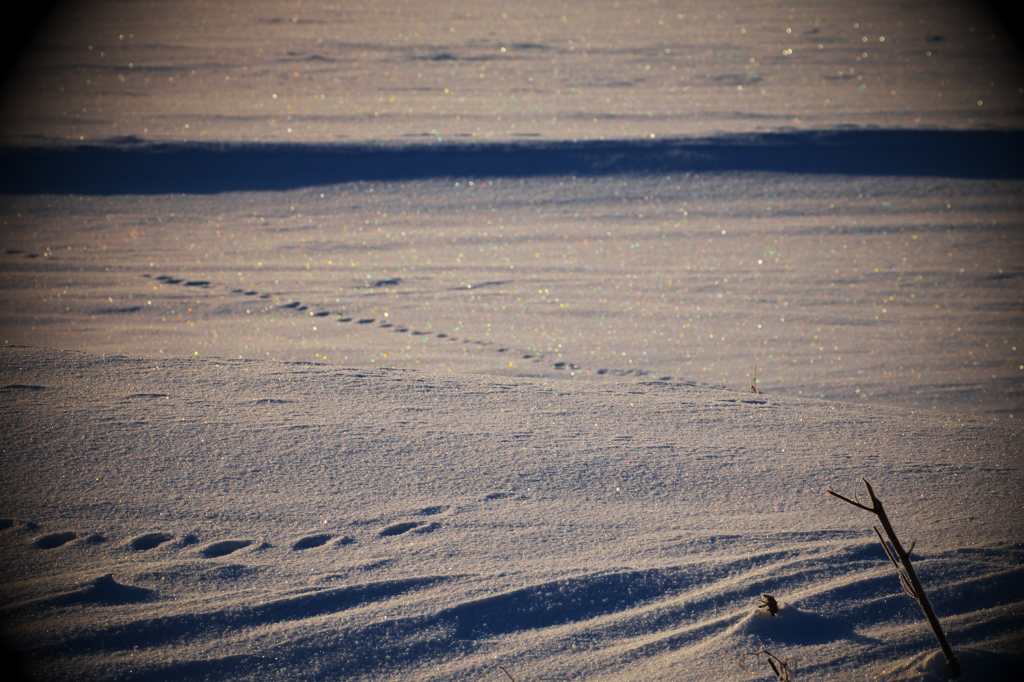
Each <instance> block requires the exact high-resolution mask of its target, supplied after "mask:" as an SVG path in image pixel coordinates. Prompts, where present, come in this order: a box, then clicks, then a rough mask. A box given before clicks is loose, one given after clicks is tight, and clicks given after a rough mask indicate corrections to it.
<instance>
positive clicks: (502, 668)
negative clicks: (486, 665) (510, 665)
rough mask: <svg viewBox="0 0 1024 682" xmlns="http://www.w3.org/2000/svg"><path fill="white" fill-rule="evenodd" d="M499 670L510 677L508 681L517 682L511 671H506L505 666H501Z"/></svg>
mask: <svg viewBox="0 0 1024 682" xmlns="http://www.w3.org/2000/svg"><path fill="white" fill-rule="evenodd" d="M498 668H500V669H501V672H503V673H505V674H506V675H508V679H510V680H512V682H516V678H514V677H512V673H510V672H509V671H507V670H505V666H503V665H499V666H498Z"/></svg>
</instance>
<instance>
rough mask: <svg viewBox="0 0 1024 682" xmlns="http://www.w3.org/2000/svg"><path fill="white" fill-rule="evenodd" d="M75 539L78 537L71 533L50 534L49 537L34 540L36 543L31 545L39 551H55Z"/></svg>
mask: <svg viewBox="0 0 1024 682" xmlns="http://www.w3.org/2000/svg"><path fill="white" fill-rule="evenodd" d="M76 537H78V535H76V534H75V533H72V532H71V531H65V532H63V533H50V534H49V535H44V536H42V537H41V538H36V541H35V542H34V543H33V544H34V545H35V546H36V547H37V548H39V549H56V548H57V547H60V546H61V545H66V544H67V543H69V542H71V541H72V540H74V539H75V538H76Z"/></svg>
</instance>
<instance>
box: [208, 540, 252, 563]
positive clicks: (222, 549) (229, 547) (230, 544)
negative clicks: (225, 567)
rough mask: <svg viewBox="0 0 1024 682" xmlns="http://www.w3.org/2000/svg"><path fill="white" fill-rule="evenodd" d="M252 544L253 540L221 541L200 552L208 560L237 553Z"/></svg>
mask: <svg viewBox="0 0 1024 682" xmlns="http://www.w3.org/2000/svg"><path fill="white" fill-rule="evenodd" d="M251 544H252V540H221V541H220V542H214V543H212V544H209V545H207V546H206V547H203V548H202V549H201V550H199V553H200V554H202V555H203V556H204V557H206V558H207V559H212V558H214V557H219V556H226V555H228V554H231V553H232V552H237V551H238V550H240V549H243V548H245V547H248V546H249V545H251Z"/></svg>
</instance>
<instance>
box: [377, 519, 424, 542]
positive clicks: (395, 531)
mask: <svg viewBox="0 0 1024 682" xmlns="http://www.w3.org/2000/svg"><path fill="white" fill-rule="evenodd" d="M421 525H423V524H421V523H420V522H419V521H404V522H402V523H394V524H392V525H390V526H388V527H387V528H384V529H383V530H381V531H380V532H379V533H377V535H379V536H381V537H382V538H388V537H391V536H393V535H401V534H402V533H408V532H409V531H411V530H412V529H413V528H416V527H418V526H421Z"/></svg>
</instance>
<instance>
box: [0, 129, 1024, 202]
mask: <svg viewBox="0 0 1024 682" xmlns="http://www.w3.org/2000/svg"><path fill="white" fill-rule="evenodd" d="M706 171H766V172H781V173H804V174H819V175H831V174H835V175H874V176H921V177H926V176H931V177H952V178H987V179H1011V178H1024V131H995V130H992V131H977V130H975V131H966V130H965V131H943V130H922V131H917V130H840V131H810V132H786V133H767V134H756V135H730V136H721V137H713V138H700V139H668V140H650V141H621V140H620V141H581V142H539V141H523V142H510V143H486V144H469V143H463V144H442V143H437V144H422V143H418V144H415V145H388V144H383V145H380V146H376V147H374V146H370V145H361V146H359V145H300V144H259V143H250V144H202V143H181V144H148V143H142V142H140V141H133V140H118V141H114V142H111V143H110V144H104V145H75V146H68V147H33V148H24V147H22V148H8V149H2V150H0V193H7V194H43V193H46V194H49V193H53V194H69V193H70V194H96V195H112V194H168V193H191V194H213V193H217V192H233V191H258V190H285V189H294V188H298V187H311V186H316V185H330V184H335V183H341V182H351V181H360V180H364V181H366V180H372V181H381V180H423V179H429V178H451V177H453V178H460V177H462V178H465V177H478V178H483V177H531V176H545V175H576V176H602V175H620V174H666V173H681V172H706Z"/></svg>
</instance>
